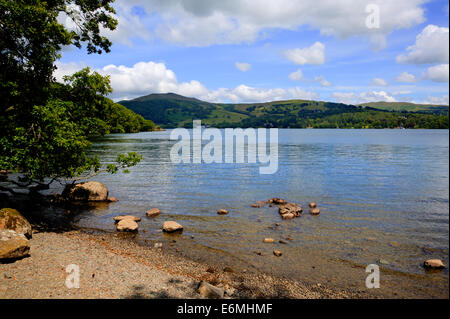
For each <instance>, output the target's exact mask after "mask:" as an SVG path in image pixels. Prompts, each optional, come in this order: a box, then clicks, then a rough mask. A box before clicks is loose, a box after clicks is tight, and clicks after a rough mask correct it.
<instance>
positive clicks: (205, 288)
mask: <svg viewBox="0 0 450 319" xmlns="http://www.w3.org/2000/svg"><path fill="white" fill-rule="evenodd" d="M197 291H198V292H199V294H200V296H202V297H205V298H211V299H222V298H223V295H224V293H225V291H224V289H223V288H219V287H216V286H213V285H211V284H209V283H207V282H206V281H202V282H201V283H200V285H199V287H198V290H197Z"/></svg>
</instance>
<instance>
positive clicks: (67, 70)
mask: <svg viewBox="0 0 450 319" xmlns="http://www.w3.org/2000/svg"><path fill="white" fill-rule="evenodd" d="M55 66H56V70H54V71H53V76H54V77H55V78H56V80H57V81H58V82H61V83H62V82H63V76H65V75H71V74H74V73H75V72H77V71H80V70H81V69H82V68H84V67H86V65H85V64H84V63H75V62H70V63H61V62H56V63H55Z"/></svg>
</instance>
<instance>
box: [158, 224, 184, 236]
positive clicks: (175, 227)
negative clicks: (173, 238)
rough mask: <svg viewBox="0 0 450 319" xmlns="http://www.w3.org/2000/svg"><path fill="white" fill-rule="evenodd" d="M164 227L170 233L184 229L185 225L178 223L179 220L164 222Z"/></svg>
mask: <svg viewBox="0 0 450 319" xmlns="http://www.w3.org/2000/svg"><path fill="white" fill-rule="evenodd" d="M162 228H163V231H165V232H168V233H172V232H176V231H182V230H183V226H181V225H180V224H178V223H177V222H174V221H167V222H164V224H163V226H162Z"/></svg>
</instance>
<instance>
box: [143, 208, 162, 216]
mask: <svg viewBox="0 0 450 319" xmlns="http://www.w3.org/2000/svg"><path fill="white" fill-rule="evenodd" d="M159 214H161V211H160V210H159V209H158V208H152V209H150V210H148V211H147V212H146V213H145V215H147V217H156V216H158V215H159Z"/></svg>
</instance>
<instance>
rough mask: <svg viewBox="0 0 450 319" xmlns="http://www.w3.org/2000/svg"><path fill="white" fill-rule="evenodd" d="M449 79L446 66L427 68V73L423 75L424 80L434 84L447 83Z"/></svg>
mask: <svg viewBox="0 0 450 319" xmlns="http://www.w3.org/2000/svg"><path fill="white" fill-rule="evenodd" d="M448 77H449V67H448V64H439V65H435V66H432V67H429V68H428V70H427V72H426V73H425V79H428V80H431V81H434V82H442V83H446V82H448Z"/></svg>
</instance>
